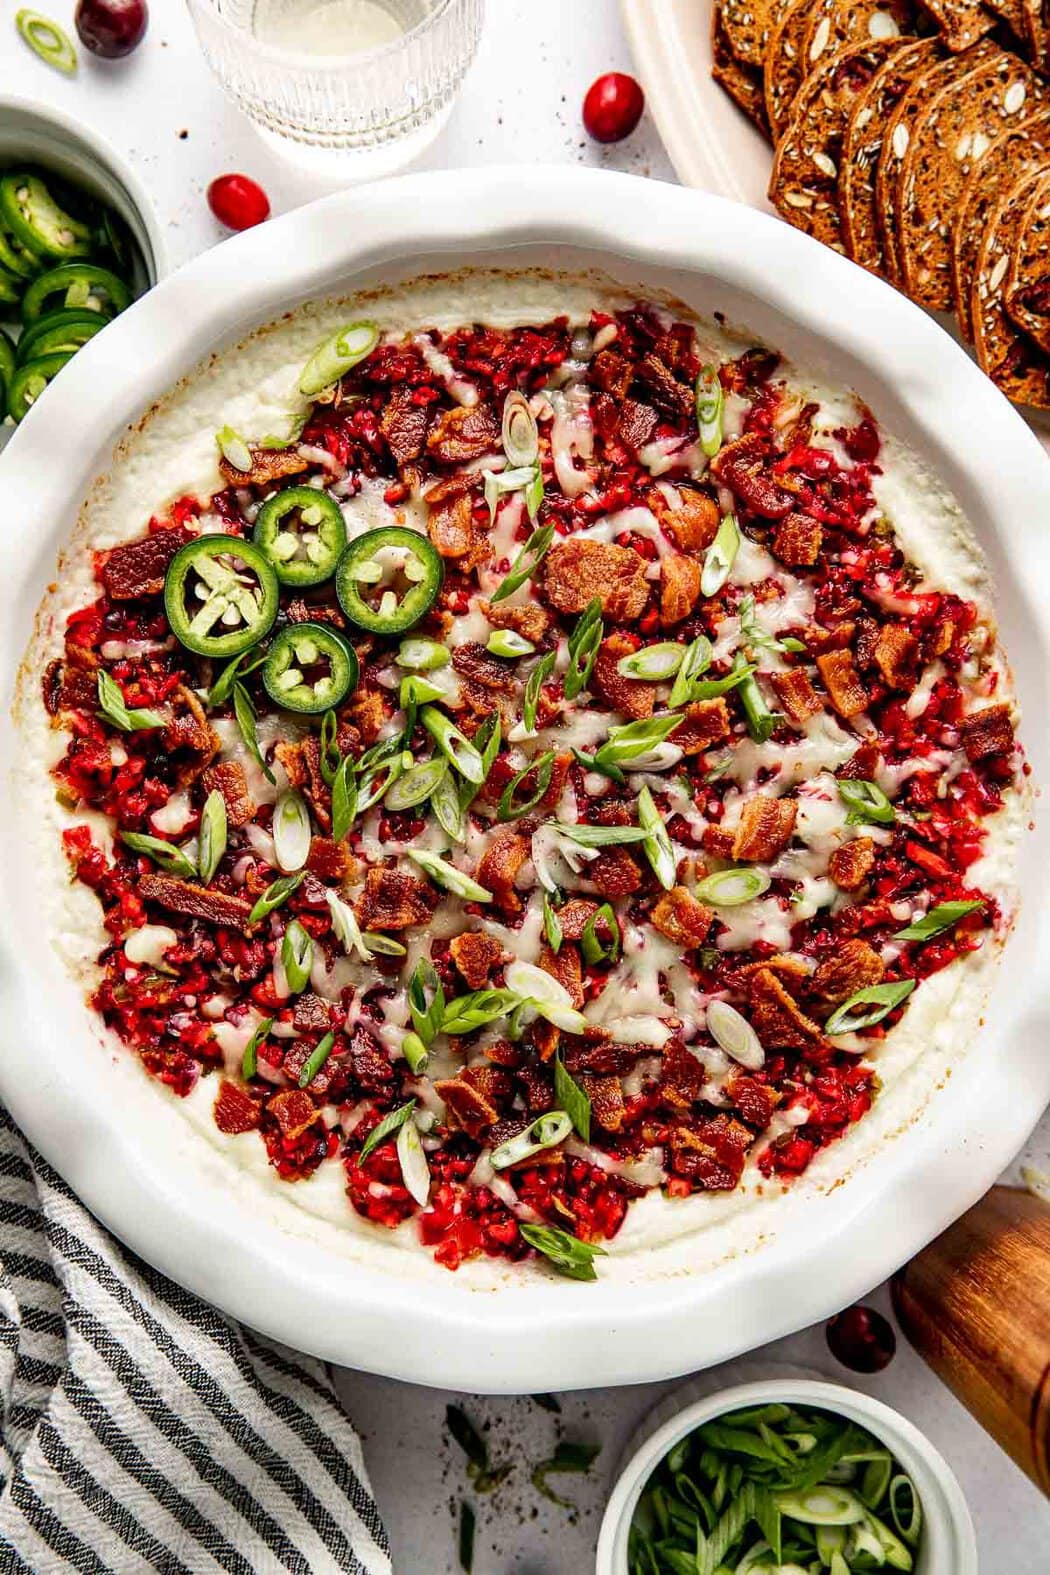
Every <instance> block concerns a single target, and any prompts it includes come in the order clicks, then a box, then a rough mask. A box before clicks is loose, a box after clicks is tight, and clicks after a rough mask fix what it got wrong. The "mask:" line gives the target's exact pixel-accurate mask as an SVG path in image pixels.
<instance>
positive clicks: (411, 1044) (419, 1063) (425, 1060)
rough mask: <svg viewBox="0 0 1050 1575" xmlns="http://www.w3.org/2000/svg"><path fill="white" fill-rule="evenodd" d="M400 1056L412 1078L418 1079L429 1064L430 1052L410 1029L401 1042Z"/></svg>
mask: <svg viewBox="0 0 1050 1575" xmlns="http://www.w3.org/2000/svg"><path fill="white" fill-rule="evenodd" d="M401 1054H402V1055H403V1056H404V1058H405V1060H406V1061H407V1062H408V1069H409V1071H410V1072H411V1073H412V1076H413V1077H419V1076H420V1075H421V1074H422V1073H423V1072H425V1071H426V1069H427V1066H428V1065H429V1062H430V1051H429V1050H428V1049H427V1047H426V1045H425V1044H424V1043H423V1041H422V1039H420V1037H419V1035H418V1034H414V1033H413V1032H412V1030H411V1029H409V1030H408V1032H407V1033H406V1034H405V1037H404V1038H403V1039H402V1041H401Z"/></svg>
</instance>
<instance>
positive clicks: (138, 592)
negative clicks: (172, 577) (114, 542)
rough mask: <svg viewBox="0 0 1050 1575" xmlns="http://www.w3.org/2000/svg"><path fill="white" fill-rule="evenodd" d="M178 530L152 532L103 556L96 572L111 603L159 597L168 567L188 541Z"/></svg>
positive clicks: (184, 533) (184, 532) (183, 533)
mask: <svg viewBox="0 0 1050 1575" xmlns="http://www.w3.org/2000/svg"><path fill="white" fill-rule="evenodd" d="M189 539H190V537H189V532H188V531H184V530H182V529H181V527H175V528H172V529H170V530H153V531H150V533H149V535H148V536H141V537H140V538H139V539H138V541H129V542H124V543H123V544H122V545H121V546H119V547H114V548H113V550H112V551H111V552H109V553H107V554H106V559H105V562H104V563H103V565H102V568H101V569H100V570H99V579H100V580H101V581H102V588H103V590H104V591H105V593H106V595H107V596H108V597H109V599H110V601H111V602H131V601H135V600H137V598H138V597H140V596H159V595H160V593H161V591H162V590H163V589H164V576H165V575H166V574H167V572H168V565H169V564H170V563H171V560H172V558H174V556H175V554H176V553H177V552H178V550H179V548H180V547H181V546H183V545H184V544H185V543H186V542H187V541H189Z"/></svg>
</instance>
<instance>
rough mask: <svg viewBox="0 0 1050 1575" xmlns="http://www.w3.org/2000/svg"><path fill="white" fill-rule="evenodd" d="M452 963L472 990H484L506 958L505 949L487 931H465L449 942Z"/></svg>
mask: <svg viewBox="0 0 1050 1575" xmlns="http://www.w3.org/2000/svg"><path fill="white" fill-rule="evenodd" d="M449 952H450V954H451V957H452V961H453V963H454V964H455V966H456V968H457V970H458V971H459V973H460V974H461V976H462V978H463V980H464V981H465V983H466V984H467V985H468V986H469V988H470V989H471V990H483V989H484V988H485V986H486V985H487V984H488V982H489V977H490V975H491V973H492V970H493V968H495V967H496V966H497V964H498V963H501V962H502V961H503V958H504V951H503V947H502V946H501V945H500V943H499V941H497V939H496V937H495V936H494V935H489V934H487V932H486V931H485V930H465V931H464V933H463V934H462V935H454V936H453V937H452V940H451V941H450V942H449Z"/></svg>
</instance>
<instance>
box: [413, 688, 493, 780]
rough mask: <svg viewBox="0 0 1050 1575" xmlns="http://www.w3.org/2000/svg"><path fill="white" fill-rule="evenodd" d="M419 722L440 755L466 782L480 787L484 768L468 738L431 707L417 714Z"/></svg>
mask: <svg viewBox="0 0 1050 1575" xmlns="http://www.w3.org/2000/svg"><path fill="white" fill-rule="evenodd" d="M419 720H420V721H421V722H422V724H423V726H424V727H425V728H426V730H427V732H428V733H429V734H430V736H431V738H432V739H433V740H434V742H435V744H436V745H437V746H438V748H439V749H440V750H441V753H442V754H443V755H445V756H447V758H448V759H449V760H451V762H452V764H453V765H454V766H455V768H456V770H457V771H458V772H459V774H460V776H461V777H466V779H467V781H468V782H473V783H474V784H475V786H478V787H480V785H481V783H482V782H484V780H485V767H484V765H483V763H482V759H481V756H480V755H479V754H478V752H477V750H476V749H475V748H474V745H473V744H472V743H471V742H470V740H469V739H468V738H464V736H463V734H462V733H461V732H460V730H459V728H458V727H456V726H455V725H454V724H453V723H452V722H450V721H449V719H448V717H447V716H446V715H445V714H444V712H443V711H438V710H437V709H436V708H435V707H434V706H432V705H425V706H424V707H423V709H422V711H421V712H420V713H419Z"/></svg>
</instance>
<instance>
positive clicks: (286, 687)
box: [262, 623, 358, 716]
mask: <svg viewBox="0 0 1050 1575" xmlns="http://www.w3.org/2000/svg"><path fill="white" fill-rule="evenodd" d="M357 674H358V665H357V654H356V652H355V651H354V648H353V646H351V645H348V644H347V642H346V641H345V640H344V639H343V637H342V635H341V634H338V633H337V632H336V630H335V629H333V628H332V627H331V625H330V624H326V623H291V624H289V625H288V627H287V628H285V629H282V630H281V632H280V634H278V635H277V636H276V637H275V639H274V642H273V644H272V645H271V646H270V653H269V655H268V656H267V658H266V661H265V662H264V663H263V669H262V681H263V688H264V689H265V690H266V693H267V694H268V695H269V697H270V699H271V700H272V701H273V702H274V703H275V704H276V705H279V706H283V707H284V709H285V710H286V711H298V712H299V713H300V714H301V715H303V716H319V715H320V714H321V712H323V711H328V710H331V708H332V707H333V706H337V705H340V704H341V703H342V701H343V700H345V699H346V696H347V695H348V694H349V693H350V691H351V689H353V687H354V685H355V684H356V683H357Z"/></svg>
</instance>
